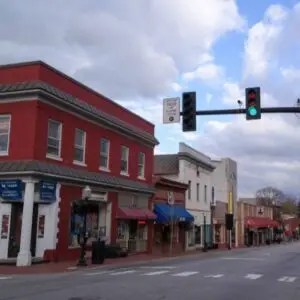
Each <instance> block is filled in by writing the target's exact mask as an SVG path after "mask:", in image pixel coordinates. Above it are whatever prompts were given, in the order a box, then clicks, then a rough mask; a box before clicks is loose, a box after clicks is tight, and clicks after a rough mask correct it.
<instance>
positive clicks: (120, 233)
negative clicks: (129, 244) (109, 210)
mask: <svg viewBox="0 0 300 300" xmlns="http://www.w3.org/2000/svg"><path fill="white" fill-rule="evenodd" d="M126 233H127V224H126V223H125V222H123V221H119V222H118V228H117V239H118V240H125V239H126Z"/></svg>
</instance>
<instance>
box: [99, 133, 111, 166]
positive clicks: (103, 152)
mask: <svg viewBox="0 0 300 300" xmlns="http://www.w3.org/2000/svg"><path fill="white" fill-rule="evenodd" d="M109 148H110V142H109V140H107V139H101V141H100V169H101V170H109Z"/></svg>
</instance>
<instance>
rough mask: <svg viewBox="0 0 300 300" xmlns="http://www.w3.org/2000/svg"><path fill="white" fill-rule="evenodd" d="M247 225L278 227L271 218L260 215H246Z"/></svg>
mask: <svg viewBox="0 0 300 300" xmlns="http://www.w3.org/2000/svg"><path fill="white" fill-rule="evenodd" d="M246 226H247V227H255V228H259V227H279V226H280V225H279V223H278V222H277V221H275V220H272V219H271V218H262V217H246Z"/></svg>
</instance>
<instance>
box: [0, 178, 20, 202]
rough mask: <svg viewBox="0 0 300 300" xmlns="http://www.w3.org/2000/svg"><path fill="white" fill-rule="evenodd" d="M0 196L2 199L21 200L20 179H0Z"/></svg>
mask: <svg viewBox="0 0 300 300" xmlns="http://www.w3.org/2000/svg"><path fill="white" fill-rule="evenodd" d="M0 198H2V199H3V200H22V182H21V180H1V181H0Z"/></svg>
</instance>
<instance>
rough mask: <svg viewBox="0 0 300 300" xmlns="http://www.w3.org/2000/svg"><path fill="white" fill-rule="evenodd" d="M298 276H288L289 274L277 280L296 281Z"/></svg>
mask: <svg viewBox="0 0 300 300" xmlns="http://www.w3.org/2000/svg"><path fill="white" fill-rule="evenodd" d="M296 279H297V278H296V277H288V276H284V277H281V278H279V279H278V280H277V281H280V282H294V281H295V280H296Z"/></svg>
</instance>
